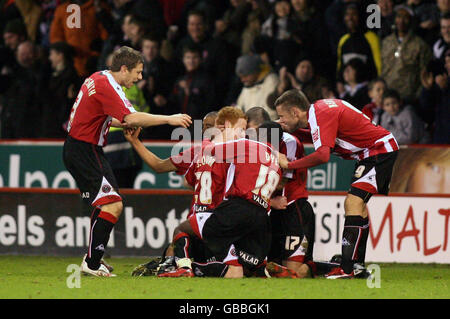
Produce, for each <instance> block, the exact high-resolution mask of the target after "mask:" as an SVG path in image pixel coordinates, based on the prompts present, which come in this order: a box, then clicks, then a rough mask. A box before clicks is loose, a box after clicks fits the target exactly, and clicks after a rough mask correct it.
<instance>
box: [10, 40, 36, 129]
mask: <svg viewBox="0 0 450 319" xmlns="http://www.w3.org/2000/svg"><path fill="white" fill-rule="evenodd" d="M39 70H40V66H39V65H38V61H37V55H36V48H35V46H34V44H33V42H31V41H29V40H27V41H24V42H22V43H21V44H19V46H18V47H17V50H16V63H15V65H14V66H13V68H12V70H11V73H10V74H9V75H8V77H9V80H8V81H6V83H7V85H8V86H7V87H6V88H5V87H2V88H1V89H2V90H5V93H4V95H3V108H2V114H1V124H2V125H1V129H2V133H1V137H2V138H37V137H39V136H40V119H41V117H40V114H41V109H40V105H39V100H40V99H39V93H40V92H39V90H38V83H39V80H40V79H39Z"/></svg>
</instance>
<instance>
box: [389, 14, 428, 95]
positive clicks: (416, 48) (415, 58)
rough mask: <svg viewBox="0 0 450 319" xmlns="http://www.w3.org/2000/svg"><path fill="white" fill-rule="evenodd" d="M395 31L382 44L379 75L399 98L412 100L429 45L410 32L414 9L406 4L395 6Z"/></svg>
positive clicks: (415, 93)
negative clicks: (380, 74)
mask: <svg viewBox="0 0 450 319" xmlns="http://www.w3.org/2000/svg"><path fill="white" fill-rule="evenodd" d="M395 12H396V15H395V27H396V30H395V31H394V32H392V34H391V35H389V36H388V37H386V38H385V39H384V40H383V42H382V46H381V59H382V65H383V68H382V69H383V70H382V77H383V79H385V81H386V84H387V86H388V87H389V88H392V89H395V90H397V91H398V92H399V94H400V96H401V98H402V100H404V101H414V100H415V99H416V98H417V97H418V96H417V95H418V94H419V93H420V72H421V71H422V70H423V69H424V68H425V67H426V65H427V64H428V62H429V61H430V59H431V57H432V53H431V50H430V48H429V47H428V45H427V44H426V43H425V42H424V41H423V40H422V39H421V38H420V37H418V36H417V35H415V34H414V33H413V31H412V25H411V19H412V17H413V12H412V10H411V9H409V8H408V7H407V6H404V5H400V6H397V7H396V8H395Z"/></svg>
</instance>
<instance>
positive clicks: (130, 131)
mask: <svg viewBox="0 0 450 319" xmlns="http://www.w3.org/2000/svg"><path fill="white" fill-rule="evenodd" d="M139 133H141V128H140V127H137V128H134V127H129V128H125V129H124V130H123V135H124V136H125V139H126V140H127V141H128V142H130V143H132V142H135V141H137V140H138V137H139Z"/></svg>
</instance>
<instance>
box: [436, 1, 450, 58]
mask: <svg viewBox="0 0 450 319" xmlns="http://www.w3.org/2000/svg"><path fill="white" fill-rule="evenodd" d="M449 2H450V1H449ZM440 26H441V37H440V38H439V39H438V40H437V41H436V42H435V43H434V45H433V56H434V58H435V59H437V60H439V61H440V62H441V63H442V64H444V63H445V56H444V53H445V52H446V51H447V49H450V13H447V14H445V15H443V16H441V19H440Z"/></svg>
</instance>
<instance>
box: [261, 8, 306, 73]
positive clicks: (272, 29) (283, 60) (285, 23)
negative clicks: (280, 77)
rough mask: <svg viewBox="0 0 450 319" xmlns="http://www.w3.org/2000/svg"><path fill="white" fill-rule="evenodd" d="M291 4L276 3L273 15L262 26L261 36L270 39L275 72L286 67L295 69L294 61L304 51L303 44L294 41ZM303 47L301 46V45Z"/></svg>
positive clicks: (293, 21) (294, 22)
mask: <svg viewBox="0 0 450 319" xmlns="http://www.w3.org/2000/svg"><path fill="white" fill-rule="evenodd" d="M291 10H292V8H291V4H290V2H289V1H288V0H282V1H277V2H276V3H275V5H274V12H273V14H272V15H271V16H270V17H269V18H268V19H267V20H266V21H265V22H264V24H263V25H262V30H261V34H262V35H264V36H266V37H269V38H270V39H271V44H272V47H273V53H272V56H273V57H274V61H273V64H272V65H273V66H274V67H275V68H276V70H279V69H280V68H281V67H283V66H286V67H287V68H288V69H293V68H294V67H295V60H296V59H297V58H298V56H299V55H300V54H301V53H302V51H304V50H305V49H304V46H305V43H301V41H299V39H297V41H298V42H297V41H295V40H294V33H293V31H294V26H295V24H296V21H295V20H294V19H293V18H292V14H291ZM300 43H301V44H303V45H301V44H300Z"/></svg>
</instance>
